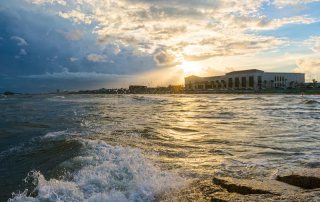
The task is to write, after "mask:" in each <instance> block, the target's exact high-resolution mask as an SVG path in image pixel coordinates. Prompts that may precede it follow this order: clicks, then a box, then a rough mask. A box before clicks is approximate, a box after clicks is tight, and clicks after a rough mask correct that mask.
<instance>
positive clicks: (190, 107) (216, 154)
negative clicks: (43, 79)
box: [0, 95, 320, 201]
mask: <svg viewBox="0 0 320 202" xmlns="http://www.w3.org/2000/svg"><path fill="white" fill-rule="evenodd" d="M319 123H320V97H319V96H303V97H302V96H299V95H64V96H56V95H34V96H31V95H30V96H24V95H17V96H9V97H0V201H7V200H9V201H158V200H160V199H161V198H162V196H163V195H166V197H167V199H168V197H169V199H170V193H171V192H175V193H177V192H179V190H182V189H186V188H188V187H189V186H193V185H192V182H193V181H195V180H199V179H211V178H212V177H215V176H218V177H230V178H234V179H273V178H274V177H275V176H276V175H277V174H279V173H285V172H294V171H296V170H301V169H311V170H312V169H314V170H319V169H320V161H319V158H320V143H319V140H320V124H319Z"/></svg>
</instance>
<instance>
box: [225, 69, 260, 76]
mask: <svg viewBox="0 0 320 202" xmlns="http://www.w3.org/2000/svg"><path fill="white" fill-rule="evenodd" d="M250 73H264V71H262V70H259V69H248V70H240V71H233V72H229V73H226V75H233V74H250Z"/></svg>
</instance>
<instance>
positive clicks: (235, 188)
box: [212, 178, 273, 195]
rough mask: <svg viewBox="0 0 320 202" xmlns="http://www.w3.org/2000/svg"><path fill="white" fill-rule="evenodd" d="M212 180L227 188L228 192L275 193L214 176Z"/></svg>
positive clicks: (243, 193) (244, 193)
mask: <svg viewBox="0 0 320 202" xmlns="http://www.w3.org/2000/svg"><path fill="white" fill-rule="evenodd" d="M212 182H213V183H214V184H216V185H219V186H221V187H222V188H224V189H226V190H227V191H228V192H231V193H238V194H242V195H249V194H273V193H271V192H269V191H266V190H262V189H254V188H252V187H248V186H244V185H240V184H234V183H232V182H229V181H226V180H223V179H218V178H213V180H212Z"/></svg>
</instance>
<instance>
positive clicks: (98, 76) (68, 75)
mask: <svg viewBox="0 0 320 202" xmlns="http://www.w3.org/2000/svg"><path fill="white" fill-rule="evenodd" d="M21 77H22V78H30V79H63V80H79V79H85V80H108V79H117V78H131V77H132V76H130V75H118V74H105V73H97V72H70V71H69V70H68V69H67V68H64V69H63V71H62V72H53V73H48V72H47V73H45V74H39V75H28V76H21Z"/></svg>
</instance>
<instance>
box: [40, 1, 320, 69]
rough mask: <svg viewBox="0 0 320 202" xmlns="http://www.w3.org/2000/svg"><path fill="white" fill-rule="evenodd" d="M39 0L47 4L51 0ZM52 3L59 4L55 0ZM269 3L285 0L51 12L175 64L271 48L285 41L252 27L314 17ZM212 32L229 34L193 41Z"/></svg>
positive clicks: (87, 4)
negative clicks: (277, 12)
mask: <svg viewBox="0 0 320 202" xmlns="http://www.w3.org/2000/svg"><path fill="white" fill-rule="evenodd" d="M293 1H295V0H293ZM39 2H41V3H42V4H48V3H49V2H50V1H49V0H46V1H45V0H41V1H39ZM309 2H311V0H309V1H301V0H299V1H295V4H305V3H309ZM53 3H56V4H60V5H61V3H59V2H55V1H54V2H53ZM268 3H272V4H275V5H286V4H288V3H289V1H280V0H278V1H268V0H247V1H238V0H217V1H208V0H184V1H181V0H163V1H155V0H119V1H110V0H101V1H92V0H81V1H79V0H70V1H67V3H66V4H65V9H61V8H60V9H57V10H56V13H57V15H59V16H61V17H62V18H64V19H69V20H71V21H72V22H74V23H77V24H82V25H94V29H93V30H92V32H93V34H95V35H96V37H97V40H96V43H97V44H98V45H99V46H101V47H106V46H108V45H117V46H118V47H121V49H127V50H130V51H131V52H132V54H134V55H135V56H137V57H140V56H144V55H148V56H150V57H152V58H154V61H155V63H156V64H157V65H158V66H162V65H169V66H170V65H174V64H179V63H180V59H181V58H180V59H179V60H178V61H176V60H175V59H174V57H177V56H179V57H181V56H185V57H186V58H188V59H189V60H202V59H207V58H210V57H217V56H224V55H235V54H237V55H241V54H248V53H257V52H263V51H267V50H272V49H274V48H277V47H280V46H282V45H284V44H285V43H282V42H280V41H283V39H281V38H275V37H274V38H273V39H271V40H267V41H265V36H263V35H259V33H257V32H252V31H256V30H275V29H278V28H280V27H282V26H285V25H288V24H310V23H314V22H316V20H315V19H314V18H311V17H308V16H304V15H300V16H291V17H284V18H268V16H265V15H263V14H262V12H261V10H262V8H263V6H265V5H266V4H268ZM217 36H234V37H228V38H227V39H226V40H225V39H222V43H220V44H218V45H217V44H212V43H210V44H201V43H200V44H199V43H198V44H196V43H197V42H201V41H205V40H206V39H208V38H210V37H211V38H212V37H217ZM81 37H82V36H81V32H80V31H75V32H72V33H68V34H67V35H66V38H68V39H69V40H79V39H80V38H81ZM268 42H269V43H270V45H268V44H267V43H268ZM216 43H218V42H216ZM245 49H247V50H245ZM115 50H117V51H115V52H114V54H115V55H117V54H118V53H119V51H118V50H119V49H115ZM157 50H167V51H165V52H163V51H157ZM190 50H192V52H190ZM168 52H170V53H168ZM87 59H88V60H90V61H95V62H97V61H100V62H101V61H105V59H103V57H96V56H93V55H92V56H91V59H90V58H88V57H87Z"/></svg>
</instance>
